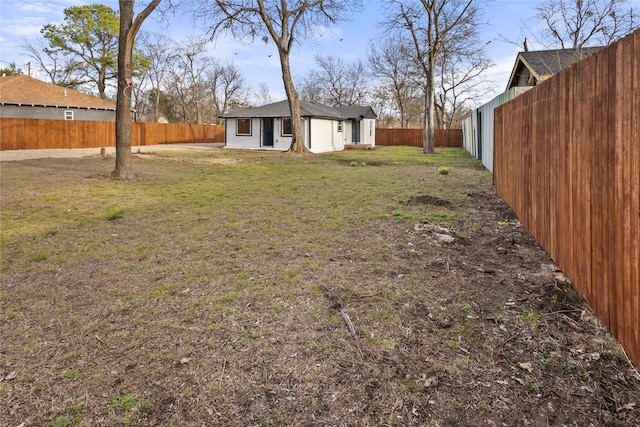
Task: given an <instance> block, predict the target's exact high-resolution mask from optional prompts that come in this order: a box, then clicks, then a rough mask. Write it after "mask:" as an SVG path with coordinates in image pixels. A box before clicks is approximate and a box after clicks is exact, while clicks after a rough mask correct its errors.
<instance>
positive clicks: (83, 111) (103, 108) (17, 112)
mask: <svg viewBox="0 0 640 427" xmlns="http://www.w3.org/2000/svg"><path fill="white" fill-rule="evenodd" d="M0 117H2V118H20V119H50V120H97V121H111V122H113V121H115V119H116V104H115V103H113V102H111V101H109V100H107V99H101V98H97V97H95V96H91V95H86V94H84V93H81V92H78V91H76V90H73V89H68V88H65V87H62V86H57V85H53V84H51V83H46V82H43V81H41V80H38V79H34V78H32V77H28V76H21V75H18V76H2V77H0Z"/></svg>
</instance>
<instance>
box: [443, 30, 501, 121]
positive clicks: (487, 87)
mask: <svg viewBox="0 0 640 427" xmlns="http://www.w3.org/2000/svg"><path fill="white" fill-rule="evenodd" d="M474 40H478V39H471V40H469V41H468V42H467V43H461V44H459V45H458V46H457V47H456V48H455V49H453V48H452V49H448V50H447V51H446V52H444V53H443V55H441V57H440V61H439V63H438V71H437V76H438V79H437V82H438V83H437V89H436V110H437V114H436V120H437V122H438V127H439V128H448V129H451V128H453V127H454V126H456V125H457V119H458V118H459V117H460V116H461V113H462V112H463V111H466V110H467V108H468V107H469V106H470V105H469V104H470V103H472V102H473V101H476V100H478V99H480V98H482V97H484V96H485V95H487V94H489V93H490V92H491V91H492V90H493V87H492V85H491V84H490V83H488V82H487V81H485V80H484V79H482V78H481V77H482V75H483V74H484V72H485V71H486V70H487V69H488V68H489V67H491V66H492V65H493V64H492V63H491V61H490V60H489V59H488V58H487V57H486V55H485V52H484V50H483V49H482V48H481V46H479V44H480V43H479V42H475V41H474Z"/></svg>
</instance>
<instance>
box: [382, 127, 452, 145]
mask: <svg viewBox="0 0 640 427" xmlns="http://www.w3.org/2000/svg"><path fill="white" fill-rule="evenodd" d="M435 139H436V140H435V146H436V147H462V129H436V130H435ZM376 145H409V146H411V147H422V129H384V128H377V129H376Z"/></svg>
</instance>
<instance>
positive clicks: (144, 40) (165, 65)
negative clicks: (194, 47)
mask: <svg viewBox="0 0 640 427" xmlns="http://www.w3.org/2000/svg"><path fill="white" fill-rule="evenodd" d="M140 47H141V49H142V50H143V51H144V53H145V56H146V57H147V58H148V59H149V66H148V68H147V77H148V80H149V84H150V86H151V96H152V99H151V103H152V109H151V111H152V118H153V121H154V122H157V121H158V119H159V118H160V93H161V88H162V86H163V85H164V84H165V79H166V76H167V73H168V69H169V64H170V60H171V57H172V56H174V55H175V46H174V44H173V43H172V42H171V40H169V39H168V38H167V37H165V36H163V35H159V34H153V35H152V34H148V33H143V34H142V35H141V37H140Z"/></svg>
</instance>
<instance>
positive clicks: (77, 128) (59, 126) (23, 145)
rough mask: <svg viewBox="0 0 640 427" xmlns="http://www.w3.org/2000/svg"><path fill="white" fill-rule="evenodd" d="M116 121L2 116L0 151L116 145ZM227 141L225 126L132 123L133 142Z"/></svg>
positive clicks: (132, 143)
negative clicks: (225, 138)
mask: <svg viewBox="0 0 640 427" xmlns="http://www.w3.org/2000/svg"><path fill="white" fill-rule="evenodd" d="M115 132H116V131H115V122H98V121H79V120H44V119H13V118H2V119H0V136H1V139H0V150H29V149H38V148H100V147H115V145H116V136H115ZM186 142H201V143H203V142H224V126H222V125H192V124H181V123H132V128H131V145H134V146H138V145H156V144H176V143H186Z"/></svg>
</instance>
